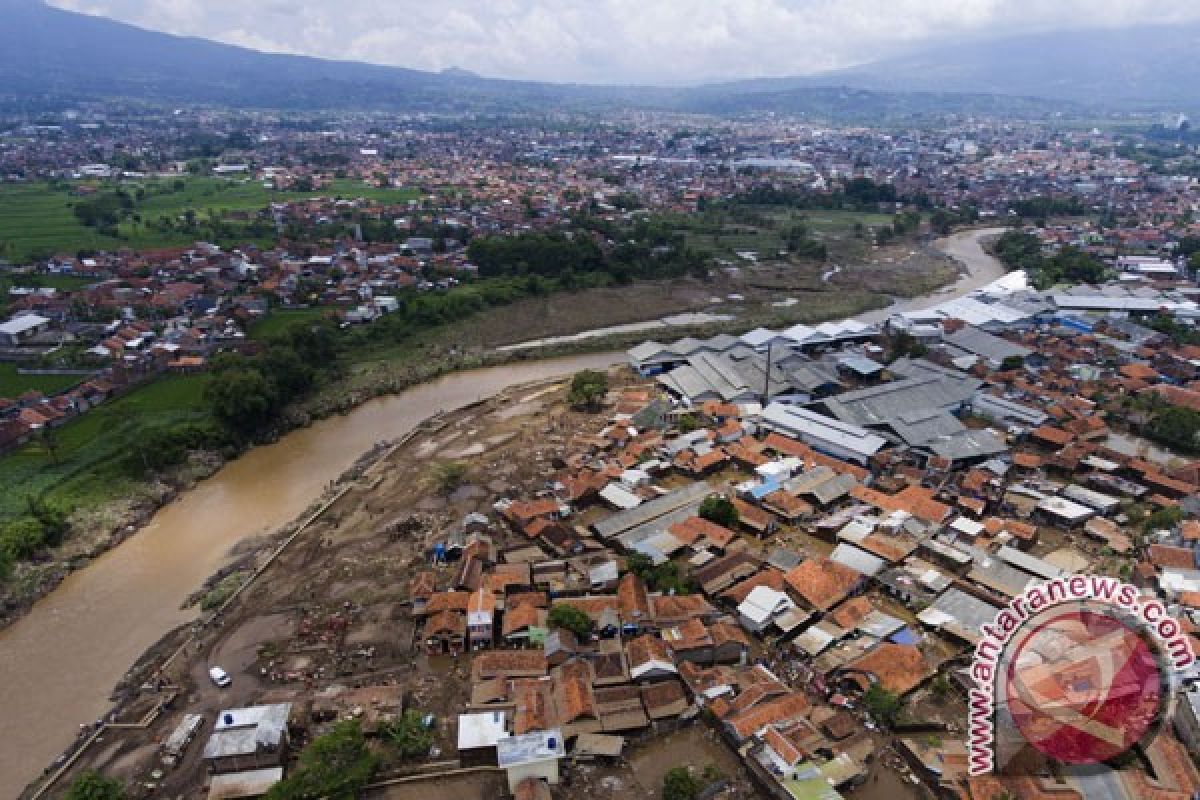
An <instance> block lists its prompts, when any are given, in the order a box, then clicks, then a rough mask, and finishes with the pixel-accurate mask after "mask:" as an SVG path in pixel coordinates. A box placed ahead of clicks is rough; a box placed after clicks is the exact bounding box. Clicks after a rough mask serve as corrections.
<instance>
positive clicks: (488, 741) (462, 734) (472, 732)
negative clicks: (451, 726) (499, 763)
mask: <svg viewBox="0 0 1200 800" xmlns="http://www.w3.org/2000/svg"><path fill="white" fill-rule="evenodd" d="M507 718H508V714H507V713H506V712H504V711H487V712H484V713H476V714H459V715H458V758H459V761H460V762H461V763H462V764H463V765H464V766H495V765H496V743H497V742H499V741H500V740H501V739H506V738H508V736H509V733H508V730H507V727H506V725H505V723H506V721H507Z"/></svg>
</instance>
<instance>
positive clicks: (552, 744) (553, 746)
mask: <svg viewBox="0 0 1200 800" xmlns="http://www.w3.org/2000/svg"><path fill="white" fill-rule="evenodd" d="M546 747H548V748H550V752H552V753H553V752H557V751H558V740H557V739H555V738H554V737H553V736H547V737H546Z"/></svg>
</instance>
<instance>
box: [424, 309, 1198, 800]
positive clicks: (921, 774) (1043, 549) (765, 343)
mask: <svg viewBox="0 0 1200 800" xmlns="http://www.w3.org/2000/svg"><path fill="white" fill-rule="evenodd" d="M1103 295H1104V292H1103V290H1100V291H1098V292H1097V296H1103ZM1080 296H1082V295H1080ZM1010 300H1011V298H1010ZM975 302H977V303H979V304H980V305H983V306H988V307H989V308H991V307H993V306H1001V307H1002V308H1004V309H1012V310H1013V311H1014V312H1015V311H1018V310H1022V309H1028V308H1029V304H1032V303H1033V300H1031V299H1029V298H1021V302H1019V303H1017V302H1005V303H1003V304H1001V303H999V302H998V301H992V300H988V299H985V300H976V301H975ZM1042 304H1043V306H1045V308H1044V309H1043V310H1039V311H1037V312H1036V313H1029V314H1020V315H1018V314H1015V313H1008V314H999V313H997V314H992V315H990V318H989V320H988V321H986V322H985V323H984V324H982V325H976V324H969V323H967V322H965V321H964V320H962V319H960V318H957V317H954V316H951V313H953V312H952V311H951V310H950V309H947V308H943V309H941V310H940V312H939V313H937V314H933V315H931V316H928V317H927V319H926V320H923V321H922V322H921V324H922V325H923V326H927V327H929V328H930V329H931V330H928V331H926V330H922V331H921V335H920V340H921V341H922V342H924V344H925V346H926V352H925V353H924V355H923V356H920V357H914V356H907V357H901V358H897V359H892V360H888V359H887V358H886V357H885V350H886V348H887V346H888V345H887V337H884V336H881V335H880V332H879V331H878V330H876V329H873V328H871V327H869V326H863V325H859V324H856V323H846V324H839V325H832V326H825V327H824V329H816V328H814V329H809V330H807V331H800V330H791V331H790V332H789V331H785V332H781V333H779V334H770V332H764V331H757V332H752V333H751V334H748V335H747V336H745V337H740V338H735V337H717V338H716V339H714V340H707V341H695V340H685V341H683V342H677V343H675V344H674V345H671V346H663V345H657V344H654V343H650V344H647V345H644V346H639V347H637V348H634V349H633V350H632V351H631V352H630V360H631V363H632V365H633V366H634V368H635V369H637V370H638V371H639V372H641V373H642V374H644V375H654V376H655V381H654V383H653V384H648V385H644V386H638V387H634V388H632V389H627V390H624V391H623V392H622V393H620V395H619V396H618V397H617V398H616V401H615V405H614V412H613V413H612V414H611V416H610V417H609V419H608V420H607V422H606V424H605V425H604V427H603V428H602V429H601V430H599V431H597V432H596V433H595V434H594V435H593V436H590V437H586V438H585V440H584V445H585V446H584V448H583V449H581V450H580V452H578V453H576V454H575V455H574V456H573V457H572V458H571V459H569V460H568V462H567V464H566V467H565V468H564V469H563V470H562V472H561V474H560V475H558V476H557V478H556V479H555V480H554V481H553V482H552V483H551V484H549V485H548V486H547V487H546V488H545V490H544V491H543V492H542V493H540V494H539V495H538V496H536V497H531V498H527V499H517V500H504V501H501V502H499V503H498V504H497V507H496V513H497V516H498V517H499V518H500V519H502V520H503V521H504V523H505V524H506V526H507V530H497V529H496V528H493V527H490V526H489V525H488V520H487V518H486V517H478V518H476V519H474V520H472V519H468V520H466V521H464V525H463V527H462V529H461V530H460V531H458V532H456V534H455V535H454V536H453V537H451V539H450V540H448V541H447V542H446V543H444V544H443V545H441V546H439V550H438V551H437V553H436V554H435V558H434V563H435V567H434V568H433V569H430V570H428V571H425V572H423V573H421V574H420V575H419V576H418V577H417V579H416V580H415V581H414V583H413V585H412V587H411V595H412V601H413V611H414V614H416V615H417V617H418V619H419V620H420V624H421V641H422V642H423V645H424V647H425V648H426V649H427V651H428V652H429V653H430V654H436V655H442V654H449V655H453V656H461V657H467V656H468V655H469V656H470V659H471V676H472V680H473V684H472V690H471V701H470V707H469V708H467V709H464V713H463V717H462V719H461V722H460V726H461V727H460V730H461V731H477V730H479V729H480V728H481V727H487V725H485V724H484V722H482V721H481V720H491V721H492V722H491V723H490V725H491V727H490V728H488V729H489V730H491V732H492V733H491V735H490V736H488V737H482V738H480V737H478V736H475V735H474V734H472V735H473V736H475V738H472V739H471V742H473V743H476V745H477V747H478V749H480V750H481V751H482V754H481V757H482V758H484V759H485V760H488V759H493V758H498V757H499V753H500V752H501V751H503V749H504V748H505V747H507V746H508V745H505V744H503V743H504V742H506V741H508V740H509V739H517V740H520V739H521V737H528V736H531V735H542V736H544V737H553V738H554V740H555V742H556V743H558V744H563V743H565V749H564V750H563V752H564V754H573V753H577V752H579V753H619V752H621V750H622V748H623V747H626V746H628V745H629V742H630V741H631V740H633V741H636V740H637V738H638V737H640V736H642V735H644V734H645V733H646V732H661V731H664V730H670V729H671V728H672V727H674V726H676V725H679V724H682V723H683V722H686V721H687V720H689V719H691V718H693V717H696V716H702V717H704V718H705V719H708V720H710V721H711V722H712V724H714V725H716V726H717V728H718V729H719V730H720V731H721V733H722V735H723V736H724V737H725V738H726V740H727V741H728V742H729V743H730V744H731V745H733V746H734V747H735V748H736V749H737V751H738V753H739V754H741V755H742V756H743V757H744V761H745V762H746V765H747V768H748V769H750V771H751V773H752V774H753V775H755V776H756V777H757V778H758V779H759V780H760V781H761V782H762V785H764V786H765V787H767V788H768V789H770V790H771V791H774V792H776V794H778V796H780V797H789V796H790V797H811V796H820V797H831V798H832V797H836V796H838V792H839V789H842V788H845V787H850V786H853V785H854V784H855V782H856V781H861V780H863V779H864V778H865V777H866V775H867V774H868V771H869V769H870V767H869V764H870V760H871V753H872V752H873V750H874V749H875V748H877V747H878V746H879V741H878V736H879V735H880V734H878V733H877V732H876V731H875V727H876V726H875V724H874V722H873V721H872V718H871V717H870V716H869V715H868V714H866V713H865V708H866V706H867V705H868V703H867V700H866V698H867V697H868V695H869V694H870V692H871V691H872V690H873V689H874V688H875V687H879V688H881V689H883V690H885V691H886V692H888V693H890V694H891V695H894V696H896V697H898V698H901V699H903V700H905V701H906V702H909V703H913V704H924V703H928V702H930V698H931V697H933V696H934V695H938V694H941V693H944V692H951V693H953V692H963V693H965V691H966V690H968V689H969V688H970V687H971V686H972V685H973V684H972V679H971V678H970V676H969V674H968V673H967V670H966V665H967V661H966V658H967V657H968V655H969V653H970V651H971V648H972V647H973V645H974V644H975V643H976V642H977V641H978V640H979V637H980V636H981V626H982V625H983V624H985V623H987V622H989V621H991V620H992V619H994V617H995V615H996V614H997V613H998V611H999V610H1000V608H1002V607H1003V606H1005V605H1006V604H1007V603H1008V602H1009V601H1010V600H1011V599H1012V598H1014V597H1016V596H1017V595H1019V594H1020V593H1021V592H1023V591H1024V590H1026V589H1027V588H1028V587H1030V586H1031V585H1034V584H1036V583H1039V582H1043V581H1047V580H1051V579H1053V578H1056V577H1061V576H1065V575H1069V574H1074V573H1079V572H1106V573H1113V574H1118V575H1120V576H1121V577H1123V578H1125V579H1127V580H1130V581H1132V582H1134V583H1135V584H1136V585H1138V586H1139V587H1141V588H1142V591H1144V592H1146V593H1147V594H1153V595H1156V596H1157V597H1159V598H1161V599H1162V600H1164V601H1165V602H1166V604H1167V605H1168V607H1169V608H1170V610H1171V612H1172V613H1173V614H1174V615H1176V617H1177V618H1178V619H1179V620H1180V623H1181V625H1183V626H1184V628H1185V629H1186V630H1187V631H1189V632H1191V633H1193V634H1194V633H1195V632H1196V631H1200V569H1198V564H1200V520H1198V519H1197V517H1198V516H1200V506H1198V505H1197V497H1198V496H1200V462H1191V463H1187V462H1186V461H1184V460H1183V459H1177V460H1165V459H1157V460H1151V459H1148V458H1146V457H1143V455H1141V454H1139V452H1138V450H1137V448H1136V447H1134V448H1133V449H1132V451H1131V448H1130V447H1129V442H1128V440H1129V438H1130V437H1131V436H1132V434H1127V433H1125V432H1124V430H1115V429H1114V428H1121V429H1124V428H1125V427H1126V426H1125V425H1124V420H1122V419H1120V418H1119V417H1118V416H1117V414H1116V413H1115V409H1119V408H1121V407H1122V406H1121V405H1120V404H1119V403H1116V402H1115V398H1117V396H1121V397H1138V396H1140V395H1142V394H1145V393H1150V392H1153V393H1158V394H1162V395H1163V396H1164V397H1167V398H1171V397H1178V398H1190V397H1191V395H1192V394H1195V393H1197V390H1198V389H1200V384H1198V383H1197V379H1198V378H1200V374H1198V373H1197V370H1198V369H1200V360H1198V359H1197V358H1196V356H1197V353H1196V352H1194V350H1195V348H1189V347H1187V346H1178V345H1173V344H1171V343H1169V342H1166V341H1164V340H1163V338H1162V337H1161V336H1159V337H1158V338H1157V339H1154V340H1153V342H1152V343H1150V344H1148V341H1150V340H1148V339H1147V338H1145V337H1144V336H1143V334H1146V333H1147V332H1148V333H1149V334H1151V335H1155V334H1154V332H1153V331H1149V329H1146V328H1143V327H1141V326H1139V325H1138V324H1137V323H1136V322H1134V321H1132V320H1130V319H1128V318H1125V317H1120V318H1118V317H1112V316H1110V314H1109V312H1108V311H1107V310H1104V309H1097V310H1096V313H1092V314H1087V315H1082V314H1081V315H1079V316H1077V317H1074V318H1075V319H1077V320H1078V324H1065V321H1064V317H1063V316H1062V312H1061V310H1060V309H1061V307H1056V306H1055V305H1054V303H1053V301H1052V300H1050V301H1049V302H1046V300H1045V299H1043V301H1042ZM959 306H962V304H961V303H959V304H957V305H955V306H954V308H956V309H957V308H959ZM962 307H963V308H965V309H967V310H970V309H971V308H972V307H973V306H972V305H971V304H968V305H966V306H962ZM976 319H977V318H976ZM935 327H936V328H937V331H938V332H937V334H936V335H935V333H934V332H933V330H932V328H935ZM768 376H769V380H768ZM764 401H765V403H764ZM1110 437H1111V439H1112V440H1111V441H1110ZM714 495H719V496H723V497H725V498H726V499H727V500H728V501H729V504H730V505H731V506H732V507H733V508H734V509H735V510H736V521H735V522H734V521H730V520H726V521H725V522H726V524H719V523H718V522H716V521H713V520H712V519H710V518H706V517H705V516H702V515H701V507H702V506H703V505H704V504H705V502H706V500H708V499H709V498H711V497H712V496H714ZM1162 509H1169V510H1174V512H1175V513H1174V514H1173V515H1170V516H1167V517H1165V519H1166V520H1167V521H1166V522H1164V523H1163V525H1162V527H1155V528H1148V529H1147V528H1145V527H1144V526H1143V525H1142V523H1141V519H1142V518H1143V516H1144V515H1146V514H1151V513H1153V512H1155V511H1158V510H1162ZM678 576H685V580H684V581H683V582H682V583H680V582H679V581H678V580H675V578H677V577H678ZM560 606H568V607H570V608H572V609H574V610H577V611H579V612H582V613H583V614H584V615H586V617H587V619H588V620H589V621H590V623H591V624H590V631H589V633H588V634H587V635H579V634H576V633H572V632H571V631H570V630H569V629H567V628H566V627H564V626H563V624H562V623H561V621H558V622H556V621H555V619H556V616H558V617H559V618H560V620H561V615H556V613H555V611H556V609H557V608H558V607H560ZM947 686H949V687H950V688H947ZM1196 696H1197V693H1196V692H1194V691H1193V692H1191V693H1190V694H1189V695H1188V697H1189V698H1190V699H1189V701H1188V702H1182V703H1180V704H1179V705H1178V707H1177V710H1176V716H1175V719H1173V720H1172V726H1171V730H1170V731H1168V732H1167V733H1165V734H1164V735H1162V736H1160V737H1158V739H1156V740H1155V741H1154V743H1153V744H1152V745H1150V746H1149V747H1148V750H1147V753H1146V755H1147V757H1148V759H1149V760H1150V762H1152V763H1153V765H1154V766H1153V768H1152V769H1149V770H1146V769H1138V768H1132V769H1126V770H1122V771H1120V772H1119V773H1114V775H1116V777H1113V778H1111V779H1109V780H1107V783H1106V785H1107V786H1108V787H1109V790H1110V791H1112V792H1113V794H1112V795H1111V796H1114V797H1128V798H1137V797H1145V796H1148V794H1147V793H1148V792H1152V793H1153V794H1154V796H1157V797H1178V798H1180V800H1183V798H1188V797H1191V796H1192V795H1193V794H1194V793H1195V792H1196V791H1197V790H1200V776H1198V775H1197V773H1196V770H1195V767H1194V766H1193V765H1192V763H1191V761H1190V759H1189V758H1188V756H1187V752H1188V749H1189V748H1194V747H1195V741H1196V736H1197V734H1196V731H1197V730H1200V726H1198V724H1197V720H1196V709H1197V705H1198V703H1197V702H1195V697H1196ZM1172 731H1174V732H1172ZM893 738H894V742H893V745H894V746H895V748H896V751H897V752H899V753H901V754H902V755H903V757H904V762H903V763H904V766H903V769H905V770H908V771H910V774H911V775H912V776H913V777H914V779H919V780H922V781H924V782H925V783H926V784H927V786H928V787H929V788H930V789H932V790H934V791H936V792H938V793H940V794H942V795H944V796H947V797H963V798H991V797H994V796H995V795H996V793H997V792H998V791H1009V792H1010V793H1012V794H1013V796H1018V797H1026V796H1030V797H1033V796H1041V795H1040V794H1039V793H1041V792H1053V791H1059V790H1061V791H1067V792H1074V794H1067V795H1064V796H1071V797H1085V796H1091V794H1090V793H1089V792H1090V789H1089V784H1088V783H1087V781H1088V780H1089V778H1087V776H1084V775H1077V776H1073V777H1072V776H1069V777H1068V778H1067V779H1066V785H1065V787H1059V788H1058V789H1056V788H1055V786H1054V785H1053V780H1052V779H1050V778H1046V779H1044V780H1043V779H1040V778H1037V777H1025V778H1011V779H1010V778H1004V777H988V778H974V777H970V776H969V775H968V773H967V769H966V764H967V761H966V750H965V745H964V741H963V734H962V732H961V728H959V729H956V728H955V727H954V726H953V725H952V724H948V725H946V726H944V728H943V729H942V730H940V731H939V732H938V735H937V736H936V737H934V736H929V735H920V736H905V735H895V736H894V737H893ZM931 742H936V744H931ZM460 746H461V742H460ZM472 749H474V748H472ZM544 749H545V748H543V750H544ZM493 750H495V751H496V752H495V753H494V752H493ZM557 770H558V766H557V765H556V766H555V767H554V774H553V775H552V774H551V770H550V769H549V768H547V769H545V770H543V771H542V772H541V773H539V777H540V779H544V780H546V781H547V782H553V781H554V780H557ZM817 792H819V793H817ZM1055 796H1057V795H1055Z"/></svg>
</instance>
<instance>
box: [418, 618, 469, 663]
mask: <svg viewBox="0 0 1200 800" xmlns="http://www.w3.org/2000/svg"><path fill="white" fill-rule="evenodd" d="M424 636H425V651H426V652H427V653H429V655H431V656H436V655H442V654H445V653H449V654H450V655H452V656H456V655H458V654H459V653H461V652H462V651H463V648H464V646H465V643H466V637H467V617H466V615H465V614H462V613H460V612H458V611H438V612H437V613H435V614H431V615H430V616H429V618H428V619H426V620H425V634H424Z"/></svg>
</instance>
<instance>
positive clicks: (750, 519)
mask: <svg viewBox="0 0 1200 800" xmlns="http://www.w3.org/2000/svg"><path fill="white" fill-rule="evenodd" d="M732 502H733V507H734V508H736V509H737V513H738V522H740V523H742V524H743V525H745V526H747V527H749V528H753V529H754V530H759V531H765V530H767V529H768V528H770V527H771V515H770V514H768V513H767V512H766V511H763V510H762V509H761V508H759V507H758V506H752V505H750V504H749V503H747V502H746V501H745V500H743V499H741V498H740V497H734V498H732Z"/></svg>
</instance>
